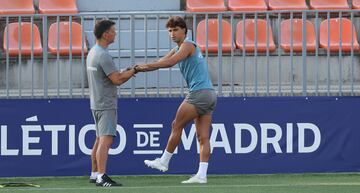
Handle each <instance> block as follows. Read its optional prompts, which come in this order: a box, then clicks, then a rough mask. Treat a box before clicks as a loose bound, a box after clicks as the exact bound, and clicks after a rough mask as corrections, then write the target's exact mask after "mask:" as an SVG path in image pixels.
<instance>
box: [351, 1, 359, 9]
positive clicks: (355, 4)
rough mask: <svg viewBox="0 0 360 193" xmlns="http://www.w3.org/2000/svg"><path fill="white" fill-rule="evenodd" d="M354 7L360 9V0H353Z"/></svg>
mask: <svg viewBox="0 0 360 193" xmlns="http://www.w3.org/2000/svg"><path fill="white" fill-rule="evenodd" d="M352 8H353V9H360V0H352Z"/></svg>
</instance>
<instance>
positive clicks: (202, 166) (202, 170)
mask: <svg viewBox="0 0 360 193" xmlns="http://www.w3.org/2000/svg"><path fill="white" fill-rule="evenodd" d="M208 165H209V163H208V162H200V163H199V170H198V172H197V174H196V175H197V176H199V177H200V178H206V174H207V169H208Z"/></svg>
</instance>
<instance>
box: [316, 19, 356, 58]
mask: <svg viewBox="0 0 360 193" xmlns="http://www.w3.org/2000/svg"><path fill="white" fill-rule="evenodd" d="M340 22H341V23H342V24H341V26H342V34H341V36H340ZM351 31H352V32H351ZM328 33H330V42H329V46H330V47H329V46H328ZM351 33H353V40H354V41H353V46H354V50H356V51H358V50H359V43H358V41H357V35H356V31H355V27H354V25H353V24H352V23H351V21H350V20H349V19H346V18H342V19H341V20H340V19H338V18H333V19H330V29H328V20H324V21H323V22H321V24H320V47H322V48H325V49H329V48H330V51H339V49H340V37H341V42H342V45H341V50H342V51H345V52H349V51H351V42H352V41H351Z"/></svg>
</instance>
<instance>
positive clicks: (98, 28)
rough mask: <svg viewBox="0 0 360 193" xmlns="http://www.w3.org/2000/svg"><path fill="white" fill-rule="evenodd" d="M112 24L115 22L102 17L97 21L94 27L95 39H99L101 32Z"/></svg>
mask: <svg viewBox="0 0 360 193" xmlns="http://www.w3.org/2000/svg"><path fill="white" fill-rule="evenodd" d="M113 25H115V22H113V21H111V20H107V19H102V20H100V21H97V22H96V24H95V28H94V35H95V37H96V39H98V40H99V39H101V37H102V35H103V33H104V32H106V31H108V30H109V29H110V28H111V27H112V26H113Z"/></svg>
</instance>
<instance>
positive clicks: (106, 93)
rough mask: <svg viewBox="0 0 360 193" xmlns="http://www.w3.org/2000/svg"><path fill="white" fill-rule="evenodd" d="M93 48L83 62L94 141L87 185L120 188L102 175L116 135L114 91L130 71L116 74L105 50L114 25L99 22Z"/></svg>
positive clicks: (112, 23)
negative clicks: (94, 129)
mask: <svg viewBox="0 0 360 193" xmlns="http://www.w3.org/2000/svg"><path fill="white" fill-rule="evenodd" d="M94 35H95V37H96V45H95V46H94V47H92V48H91V50H90V51H89V54H88V56H87V60H86V67H87V75H88V81H89V89H90V107H91V111H92V114H93V117H94V121H95V127H96V140H95V143H94V146H93V149H92V152H91V161H92V164H91V165H92V168H91V176H90V182H91V183H95V184H96V185H97V186H103V187H110V186H121V184H120V183H116V182H115V181H113V180H111V179H110V177H109V176H107V175H106V163H107V158H108V152H109V149H110V147H111V145H112V143H113V138H114V137H115V136H116V126H117V92H116V91H117V88H116V86H118V85H121V84H123V83H124V82H126V81H127V80H129V79H130V78H131V77H132V76H133V75H134V74H135V70H134V69H129V70H126V71H123V72H119V71H118V70H117V69H116V67H115V64H114V62H113V60H112V57H111V56H110V55H109V53H108V51H107V47H108V46H109V45H110V44H111V43H113V42H114V39H115V37H116V28H115V23H114V22H113V21H111V20H101V21H98V22H97V23H96V25H95V29H94Z"/></svg>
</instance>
